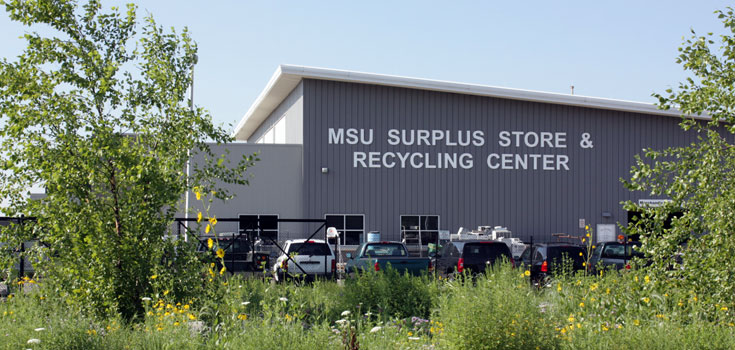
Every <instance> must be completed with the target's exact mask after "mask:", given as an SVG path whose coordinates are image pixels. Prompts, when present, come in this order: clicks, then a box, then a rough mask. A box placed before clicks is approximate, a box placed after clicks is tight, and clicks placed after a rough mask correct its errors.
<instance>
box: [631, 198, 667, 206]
mask: <svg viewBox="0 0 735 350" xmlns="http://www.w3.org/2000/svg"><path fill="white" fill-rule="evenodd" d="M667 202H671V200H670V199H639V200H638V205H639V206H641V207H649V208H657V207H660V206H662V205H664V204H666V203H667Z"/></svg>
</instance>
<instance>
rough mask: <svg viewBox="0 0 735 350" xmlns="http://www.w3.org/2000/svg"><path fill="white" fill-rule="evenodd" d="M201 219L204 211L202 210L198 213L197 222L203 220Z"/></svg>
mask: <svg viewBox="0 0 735 350" xmlns="http://www.w3.org/2000/svg"><path fill="white" fill-rule="evenodd" d="M201 221H202V212H201V211H200V212H198V213H197V222H201Z"/></svg>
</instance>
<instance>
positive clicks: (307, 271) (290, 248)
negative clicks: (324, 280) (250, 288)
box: [272, 239, 337, 282]
mask: <svg viewBox="0 0 735 350" xmlns="http://www.w3.org/2000/svg"><path fill="white" fill-rule="evenodd" d="M283 250H284V251H286V254H281V256H279V257H278V259H277V260H276V262H275V264H273V268H272V272H273V278H274V279H275V280H276V281H277V282H280V281H283V280H285V279H288V278H293V277H302V278H305V279H313V278H314V277H317V276H322V277H329V278H331V277H333V276H334V272H335V271H336V270H337V266H336V265H337V260H335V258H334V252H333V251H332V248H331V247H330V246H329V244H327V242H325V241H324V240H319V239H310V240H306V239H293V240H288V241H286V244H285V245H284V249H283ZM289 257H290V259H289Z"/></svg>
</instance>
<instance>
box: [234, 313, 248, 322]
mask: <svg viewBox="0 0 735 350" xmlns="http://www.w3.org/2000/svg"><path fill="white" fill-rule="evenodd" d="M237 319H238V320H242V321H245V320H247V319H248V315H246V314H239V315H237Z"/></svg>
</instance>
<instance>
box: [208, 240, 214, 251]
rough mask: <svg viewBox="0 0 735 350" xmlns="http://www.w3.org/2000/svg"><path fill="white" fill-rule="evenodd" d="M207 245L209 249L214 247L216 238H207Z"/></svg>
mask: <svg viewBox="0 0 735 350" xmlns="http://www.w3.org/2000/svg"><path fill="white" fill-rule="evenodd" d="M207 247H209V249H212V247H214V240H213V239H211V238H207Z"/></svg>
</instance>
